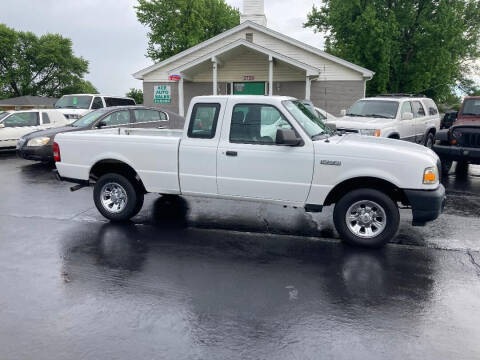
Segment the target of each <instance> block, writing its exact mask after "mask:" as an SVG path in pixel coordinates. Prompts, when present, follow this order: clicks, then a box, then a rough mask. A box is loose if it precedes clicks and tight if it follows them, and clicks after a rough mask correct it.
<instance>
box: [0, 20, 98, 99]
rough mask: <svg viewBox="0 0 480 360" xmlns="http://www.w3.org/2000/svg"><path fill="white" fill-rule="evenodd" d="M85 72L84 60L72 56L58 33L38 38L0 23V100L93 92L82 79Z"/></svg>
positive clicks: (67, 43) (69, 45)
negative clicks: (3, 98)
mask: <svg viewBox="0 0 480 360" xmlns="http://www.w3.org/2000/svg"><path fill="white" fill-rule="evenodd" d="M86 73H88V61H87V60H84V59H82V58H80V57H75V56H74V55H73V51H72V42H71V40H70V39H67V38H64V37H62V36H61V35H58V34H46V35H42V36H40V37H38V36H36V35H35V34H33V33H31V32H21V31H15V30H14V29H11V28H9V27H7V26H6V25H4V24H0V96H1V97H16V96H22V95H39V96H53V97H60V96H62V95H64V94H68V93H72V92H78V93H80V92H90V93H96V92H97V90H96V89H95V87H94V86H93V85H92V84H91V83H90V82H89V81H85V80H84V79H83V75H84V74H86Z"/></svg>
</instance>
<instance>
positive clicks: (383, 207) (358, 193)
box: [333, 189, 400, 248]
mask: <svg viewBox="0 0 480 360" xmlns="http://www.w3.org/2000/svg"><path fill="white" fill-rule="evenodd" d="M333 220H334V223H335V228H336V229H337V231H338V233H339V234H340V237H341V238H342V240H343V241H345V242H346V243H348V244H350V245H355V246H363V247H371V248H375V247H380V246H383V245H385V244H386V243H387V242H388V241H389V240H391V239H393V238H394V237H395V235H396V234H397V231H398V227H399V223H400V214H399V212H398V207H397V204H396V203H395V202H394V201H393V200H392V199H391V198H390V197H389V196H387V195H386V194H384V193H382V192H380V191H378V190H373V189H358V190H353V191H350V192H348V193H347V194H346V195H344V196H343V197H342V198H341V199H340V200H339V201H338V202H337V203H336V205H335V209H334V211H333Z"/></svg>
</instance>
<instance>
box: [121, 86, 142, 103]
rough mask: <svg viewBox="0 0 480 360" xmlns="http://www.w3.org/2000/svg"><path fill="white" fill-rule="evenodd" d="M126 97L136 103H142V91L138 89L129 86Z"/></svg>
mask: <svg viewBox="0 0 480 360" xmlns="http://www.w3.org/2000/svg"><path fill="white" fill-rule="evenodd" d="M125 95H126V96H127V97H129V98H132V99H133V100H135V102H136V103H137V104H143V91H142V90H140V89H134V88H131V89H130V91H129V92H128V93H126V94H125Z"/></svg>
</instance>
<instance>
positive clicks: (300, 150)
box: [217, 104, 314, 203]
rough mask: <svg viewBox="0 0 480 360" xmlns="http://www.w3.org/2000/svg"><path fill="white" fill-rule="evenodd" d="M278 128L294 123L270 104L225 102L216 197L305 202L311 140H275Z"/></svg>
mask: <svg viewBox="0 0 480 360" xmlns="http://www.w3.org/2000/svg"><path fill="white" fill-rule="evenodd" d="M280 128H283V129H292V126H291V124H290V123H289V122H288V120H287V119H286V117H285V116H284V115H283V114H282V113H281V112H280V111H279V110H278V109H277V108H276V107H274V106H272V105H269V104H264V105H262V104H234V105H229V107H228V108H227V110H226V115H225V123H224V126H223V129H222V138H221V140H220V143H219V146H218V150H217V186H218V194H219V195H220V196H228V197H231V196H232V197H242V198H252V199H266V200H275V201H286V202H299V203H301V202H304V201H306V199H307V196H308V192H309V190H310V186H311V181H312V175H313V162H314V157H313V153H314V150H313V145H312V144H311V142H306V143H305V144H302V145H301V146H283V145H277V144H276V143H275V140H276V132H277V129H280Z"/></svg>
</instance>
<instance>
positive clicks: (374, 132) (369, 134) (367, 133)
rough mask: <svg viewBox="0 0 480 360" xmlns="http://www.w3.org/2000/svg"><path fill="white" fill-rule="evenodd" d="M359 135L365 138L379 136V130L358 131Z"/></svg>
mask: <svg viewBox="0 0 480 360" xmlns="http://www.w3.org/2000/svg"><path fill="white" fill-rule="evenodd" d="M360 134H362V135H367V136H380V130H379V129H360Z"/></svg>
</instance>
